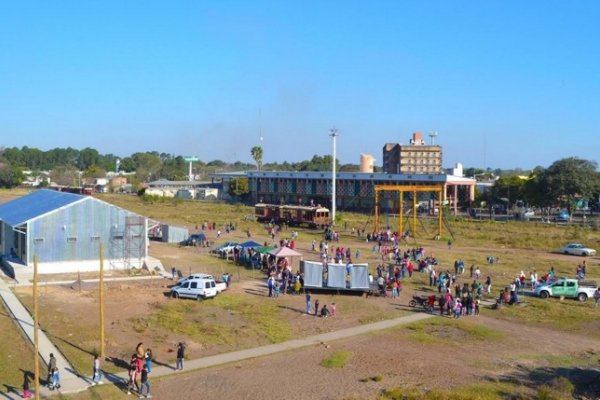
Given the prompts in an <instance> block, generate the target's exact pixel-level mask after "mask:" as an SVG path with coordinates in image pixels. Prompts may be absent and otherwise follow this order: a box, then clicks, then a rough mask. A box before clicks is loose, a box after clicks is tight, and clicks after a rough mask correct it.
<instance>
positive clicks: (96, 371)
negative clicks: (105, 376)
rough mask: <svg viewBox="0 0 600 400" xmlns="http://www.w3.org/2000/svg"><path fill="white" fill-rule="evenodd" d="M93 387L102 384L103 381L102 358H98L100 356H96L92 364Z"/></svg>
mask: <svg viewBox="0 0 600 400" xmlns="http://www.w3.org/2000/svg"><path fill="white" fill-rule="evenodd" d="M92 371H93V373H92V385H97V384H99V383H102V381H101V380H100V379H101V377H102V375H101V372H100V358H99V357H98V354H94V362H93V364H92Z"/></svg>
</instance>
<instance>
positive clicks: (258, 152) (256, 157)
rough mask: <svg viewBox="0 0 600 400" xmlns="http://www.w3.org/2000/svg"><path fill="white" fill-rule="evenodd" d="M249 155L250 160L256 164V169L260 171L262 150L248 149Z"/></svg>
mask: <svg viewBox="0 0 600 400" xmlns="http://www.w3.org/2000/svg"><path fill="white" fill-rule="evenodd" d="M250 154H252V158H253V159H254V161H255V162H256V169H258V170H259V171H260V168H261V167H262V158H263V148H262V147H261V146H254V147H253V148H252V149H250Z"/></svg>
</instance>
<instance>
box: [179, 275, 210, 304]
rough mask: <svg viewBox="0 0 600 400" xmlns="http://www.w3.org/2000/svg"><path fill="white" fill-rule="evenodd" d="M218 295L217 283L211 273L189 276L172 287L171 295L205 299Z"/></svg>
mask: <svg viewBox="0 0 600 400" xmlns="http://www.w3.org/2000/svg"><path fill="white" fill-rule="evenodd" d="M216 295H217V283H216V282H215V280H214V279H213V277H212V276H211V275H204V276H203V277H197V276H194V275H192V276H189V277H187V278H185V279H183V280H182V281H180V282H178V283H177V285H175V286H173V287H172V288H171V296H172V297H174V298H176V299H178V298H180V297H189V298H191V299H196V300H204V299H208V298H211V297H215V296H216Z"/></svg>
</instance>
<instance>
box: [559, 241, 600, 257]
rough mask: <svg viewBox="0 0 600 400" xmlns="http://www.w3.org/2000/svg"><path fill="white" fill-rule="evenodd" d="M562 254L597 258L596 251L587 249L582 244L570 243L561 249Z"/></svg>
mask: <svg viewBox="0 0 600 400" xmlns="http://www.w3.org/2000/svg"><path fill="white" fill-rule="evenodd" d="M559 252H561V253H562V254H572V255H574V256H584V257H586V256H595V255H596V250H594V249H590V248H589V247H585V246H584V245H582V244H581V243H569V244H567V245H566V246H563V247H561V248H560V250H559Z"/></svg>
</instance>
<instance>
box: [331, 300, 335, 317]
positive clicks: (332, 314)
mask: <svg viewBox="0 0 600 400" xmlns="http://www.w3.org/2000/svg"><path fill="white" fill-rule="evenodd" d="M331 316H332V317H335V303H331Z"/></svg>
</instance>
